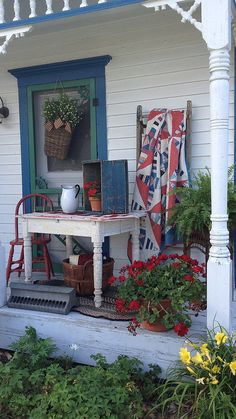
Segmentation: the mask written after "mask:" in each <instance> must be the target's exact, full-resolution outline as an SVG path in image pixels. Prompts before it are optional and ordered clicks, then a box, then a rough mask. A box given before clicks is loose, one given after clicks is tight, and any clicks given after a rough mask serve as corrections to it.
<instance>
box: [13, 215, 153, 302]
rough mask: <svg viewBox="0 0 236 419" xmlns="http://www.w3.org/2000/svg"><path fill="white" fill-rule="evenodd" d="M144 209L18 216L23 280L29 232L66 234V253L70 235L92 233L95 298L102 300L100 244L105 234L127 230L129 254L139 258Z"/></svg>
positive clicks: (29, 264)
mask: <svg viewBox="0 0 236 419" xmlns="http://www.w3.org/2000/svg"><path fill="white" fill-rule="evenodd" d="M145 215H146V214H145V212H144V211H137V212H131V213H129V214H116V215H102V216H95V215H86V214H85V215H83V214H79V213H78V215H77V214H73V215H70V214H63V213H60V212H58V213H57V212H52V213H50V212H44V213H29V214H24V215H21V216H19V218H20V219H21V220H22V227H23V238H24V260H25V281H28V282H31V277H32V249H31V233H47V234H63V235H66V247H67V252H66V253H67V256H69V255H71V254H72V253H73V252H72V236H81V237H91V240H92V243H93V255H94V256H93V266H94V302H95V306H96V307H100V306H101V303H102V262H103V260H102V244H103V242H104V238H105V237H106V236H113V235H116V234H122V233H126V232H130V233H131V234H132V258H133V260H138V259H139V229H140V218H141V217H144V216H145Z"/></svg>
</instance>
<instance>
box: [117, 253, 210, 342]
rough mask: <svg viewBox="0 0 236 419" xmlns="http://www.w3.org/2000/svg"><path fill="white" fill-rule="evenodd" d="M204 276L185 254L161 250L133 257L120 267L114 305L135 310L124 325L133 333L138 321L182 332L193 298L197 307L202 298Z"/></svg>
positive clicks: (156, 328) (188, 320) (187, 323)
mask: <svg viewBox="0 0 236 419" xmlns="http://www.w3.org/2000/svg"><path fill="white" fill-rule="evenodd" d="M204 277H205V269H204V264H203V265H199V263H198V261H197V260H196V259H191V258H190V257H189V256H188V255H177V254H170V255H166V254H162V255H160V256H158V257H157V256H152V257H151V258H150V259H149V260H148V261H147V262H142V261H136V262H134V263H133V264H132V265H130V266H125V267H124V268H122V270H121V275H120V277H119V280H120V282H121V284H120V286H119V287H118V298H117V300H116V308H117V310H118V311H121V312H122V311H123V312H126V311H127V312H132V311H135V312H136V314H135V316H134V319H133V321H132V322H131V324H130V325H129V327H128V328H129V330H130V331H131V332H132V333H133V334H136V328H137V327H139V326H140V323H142V325H143V326H144V327H145V328H148V329H149V330H152V331H166V330H168V329H174V331H175V332H176V333H177V334H178V335H179V336H184V335H185V334H187V332H188V328H189V327H190V325H191V317H190V315H189V309H190V308H191V306H192V305H193V303H194V304H195V302H196V301H198V304H197V305H198V309H200V305H201V303H203V302H204V301H205V300H206V284H205V279H204ZM113 280H114V278H113V279H110V281H109V283H110V284H111V282H112V281H113Z"/></svg>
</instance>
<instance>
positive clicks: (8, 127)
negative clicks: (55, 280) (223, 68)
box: [0, 11, 234, 273]
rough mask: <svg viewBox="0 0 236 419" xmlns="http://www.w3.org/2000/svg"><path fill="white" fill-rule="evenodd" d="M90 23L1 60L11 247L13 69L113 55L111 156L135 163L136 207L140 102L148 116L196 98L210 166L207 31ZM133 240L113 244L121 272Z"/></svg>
mask: <svg viewBox="0 0 236 419" xmlns="http://www.w3.org/2000/svg"><path fill="white" fill-rule="evenodd" d="M79 19H80V20H79ZM85 19H86V17H82V18H78V22H77V24H76V27H71V28H70V29H67V30H62V29H60V30H55V32H52V33H50V31H48V32H47V33H46V32H45V33H44V32H43V31H41V33H40V31H39V32H37V31H35V32H34V31H33V32H32V33H31V34H28V35H27V36H26V37H24V39H21V40H16V41H14V42H12V43H11V44H10V45H9V49H8V53H7V55H6V56H5V57H2V59H1V64H2V67H1V72H0V92H1V95H2V96H3V99H4V101H5V102H6V105H7V106H8V107H9V109H10V117H9V119H8V120H6V121H4V123H3V124H2V126H0V241H1V242H2V243H3V245H4V246H5V248H6V249H8V242H9V238H10V235H11V234H12V232H13V212H14V205H15V203H16V202H17V200H18V199H19V197H20V196H21V156H20V137H19V131H20V129H19V110H18V92H17V83H16V80H15V79H14V78H13V77H12V76H10V75H9V74H8V73H7V69H9V68H17V67H24V66H32V65H38V64H44V63H46V64H47V63H51V62H58V61H67V60H73V59H77V58H87V57H93V56H99V55H104V54H110V55H111V56H112V61H111V62H110V63H109V64H108V65H107V67H106V94H107V128H108V129H107V133H108V157H109V159H124V158H127V159H128V167H129V202H131V199H132V193H133V189H134V182H135V171H136V109H137V105H139V104H140V105H142V107H143V111H144V112H145V113H147V112H148V111H150V110H151V109H152V108H161V107H167V108H174V109H181V108H185V107H186V103H187V100H192V105H193V118H192V159H191V166H192V169H193V170H194V171H198V170H204V168H205V167H209V168H210V139H209V114H210V108H209V81H208V80H209V68H208V51H207V48H206V45H205V44H204V42H203V40H202V38H201V35H200V33H199V32H198V31H197V30H196V29H194V28H193V27H192V26H191V25H190V24H184V25H183V24H181V23H180V19H179V17H178V16H177V14H176V13H175V12H171V11H169V12H166V13H146V14H145V16H133V17H132V18H130V17H128V18H125V19H121V18H119V19H117V20H116V19H114V20H113V21H110V20H109V17H108V19H107V20H106V21H105V19H103V22H102V23H99V21H98V22H97V23H96V24H91V25H90V26H86V20H85ZM92 22H94V20H93V21H92ZM80 24H81V25H80ZM78 40H79V43H78ZM38 45H40V54H39V53H38V51H39V50H38ZM78 45H79V47H78ZM36 51H37V53H36ZM232 62H233V57H232ZM4 69H5V71H4ZM233 72H234V69H233V65H232V67H231V80H230V89H231V91H230V147H229V155H230V163H232V161H233V153H234V150H233V148H234V146H233V143H234V136H233V127H234V79H233ZM127 239H128V235H127V234H123V235H121V236H117V237H112V239H111V240H110V247H111V255H112V256H113V257H114V258H115V260H116V273H117V272H118V270H119V268H120V267H121V266H122V265H123V264H125V263H127V256H126V245H127ZM55 243H56V241H55V240H53V243H52V245H51V253H52V254H53V256H54V257H55V258H56V259H58V258H63V254H64V249H63V246H61V245H56V244H55Z"/></svg>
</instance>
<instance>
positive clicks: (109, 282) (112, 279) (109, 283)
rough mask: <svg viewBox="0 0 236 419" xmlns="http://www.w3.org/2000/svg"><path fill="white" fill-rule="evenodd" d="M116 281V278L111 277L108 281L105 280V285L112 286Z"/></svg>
mask: <svg viewBox="0 0 236 419" xmlns="http://www.w3.org/2000/svg"><path fill="white" fill-rule="evenodd" d="M115 281H116V277H115V276H111V277H110V278H109V279H108V280H107V283H108V285H112V284H113V282H115Z"/></svg>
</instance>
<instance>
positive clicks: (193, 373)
mask: <svg viewBox="0 0 236 419" xmlns="http://www.w3.org/2000/svg"><path fill="white" fill-rule="evenodd" d="M186 368H187V370H188V371H189V372H190V374H192V375H196V373H195V371H194V370H193V369H192V368H190V367H186Z"/></svg>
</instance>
